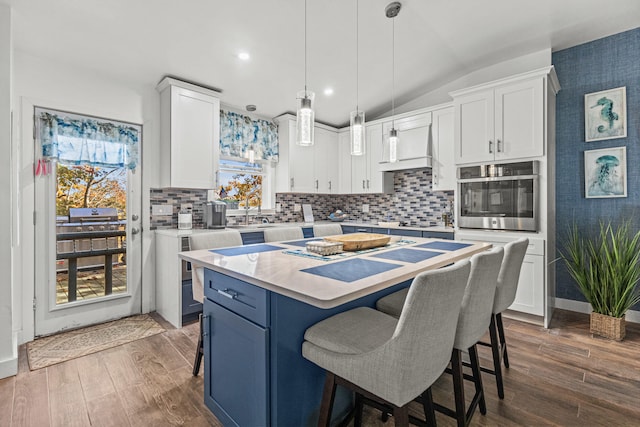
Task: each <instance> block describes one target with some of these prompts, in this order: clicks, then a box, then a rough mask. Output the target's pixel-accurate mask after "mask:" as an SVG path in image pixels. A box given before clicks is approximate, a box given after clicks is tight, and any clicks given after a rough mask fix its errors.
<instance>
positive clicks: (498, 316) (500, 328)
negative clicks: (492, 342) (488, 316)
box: [496, 313, 509, 368]
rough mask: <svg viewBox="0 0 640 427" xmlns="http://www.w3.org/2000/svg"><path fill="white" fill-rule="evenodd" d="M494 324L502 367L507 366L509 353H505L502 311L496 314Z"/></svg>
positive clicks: (505, 343) (505, 344) (505, 342)
mask: <svg viewBox="0 0 640 427" xmlns="http://www.w3.org/2000/svg"><path fill="white" fill-rule="evenodd" d="M496 325H497V326H498V335H499V336H500V351H501V353H502V361H503V362H504V367H505V368H508V367H509V355H508V354H507V340H506V338H505V336H504V326H503V325H502V313H498V314H496Z"/></svg>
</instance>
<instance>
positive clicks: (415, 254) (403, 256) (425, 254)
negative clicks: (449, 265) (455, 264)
mask: <svg viewBox="0 0 640 427" xmlns="http://www.w3.org/2000/svg"><path fill="white" fill-rule="evenodd" d="M438 255H442V252H433V251H421V250H416V249H409V248H402V249H396V250H393V251H389V252H382V253H379V254H375V255H370V257H376V258H384V259H390V260H392V261H402V262H420V261H424V260H425V259H429V258H433V257H434V256H438Z"/></svg>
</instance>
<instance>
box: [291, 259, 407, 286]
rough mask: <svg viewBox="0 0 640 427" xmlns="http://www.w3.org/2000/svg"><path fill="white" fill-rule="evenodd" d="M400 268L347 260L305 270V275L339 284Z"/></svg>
mask: <svg viewBox="0 0 640 427" xmlns="http://www.w3.org/2000/svg"><path fill="white" fill-rule="evenodd" d="M398 267H401V266H400V265H397V264H389V263H387V262H380V261H371V260H366V259H360V258H356V259H349V260H346V261H341V262H336V263H333V264H326V265H321V266H319V267H311V268H305V269H304V270H300V271H303V272H305V273H310V274H315V275H317V276H322V277H328V278H330V279H335V280H340V281H341V282H355V281H356V280H360V279H364V278H365V277H369V276H374V275H376V274H379V273H383V272H385V271H388V270H392V269H394V268H398Z"/></svg>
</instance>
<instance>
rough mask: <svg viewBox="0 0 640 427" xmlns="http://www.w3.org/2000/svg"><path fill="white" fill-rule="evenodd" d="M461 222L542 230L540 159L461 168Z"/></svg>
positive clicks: (511, 228) (466, 224)
mask: <svg viewBox="0 0 640 427" xmlns="http://www.w3.org/2000/svg"><path fill="white" fill-rule="evenodd" d="M458 191H459V192H458V194H459V196H458V197H459V202H458V209H459V210H458V226H459V227H462V228H484V229H496V230H518V231H537V230H538V162H537V161H528V162H518V163H502V164H488V165H487V164H484V165H476V166H462V167H459V168H458Z"/></svg>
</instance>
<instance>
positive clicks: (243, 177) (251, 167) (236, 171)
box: [218, 158, 275, 210]
mask: <svg viewBox="0 0 640 427" xmlns="http://www.w3.org/2000/svg"><path fill="white" fill-rule="evenodd" d="M273 170H274V168H273V167H272V166H271V165H270V163H249V162H247V161H243V160H241V159H232V158H224V159H221V160H220V188H218V195H219V196H220V200H222V201H224V202H225V203H227V205H228V208H229V209H231V210H233V209H245V208H246V206H247V201H248V204H249V208H250V209H251V208H258V207H259V208H261V209H272V208H273V207H274V204H275V203H274V199H275V198H274V195H273V185H272V180H273Z"/></svg>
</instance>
